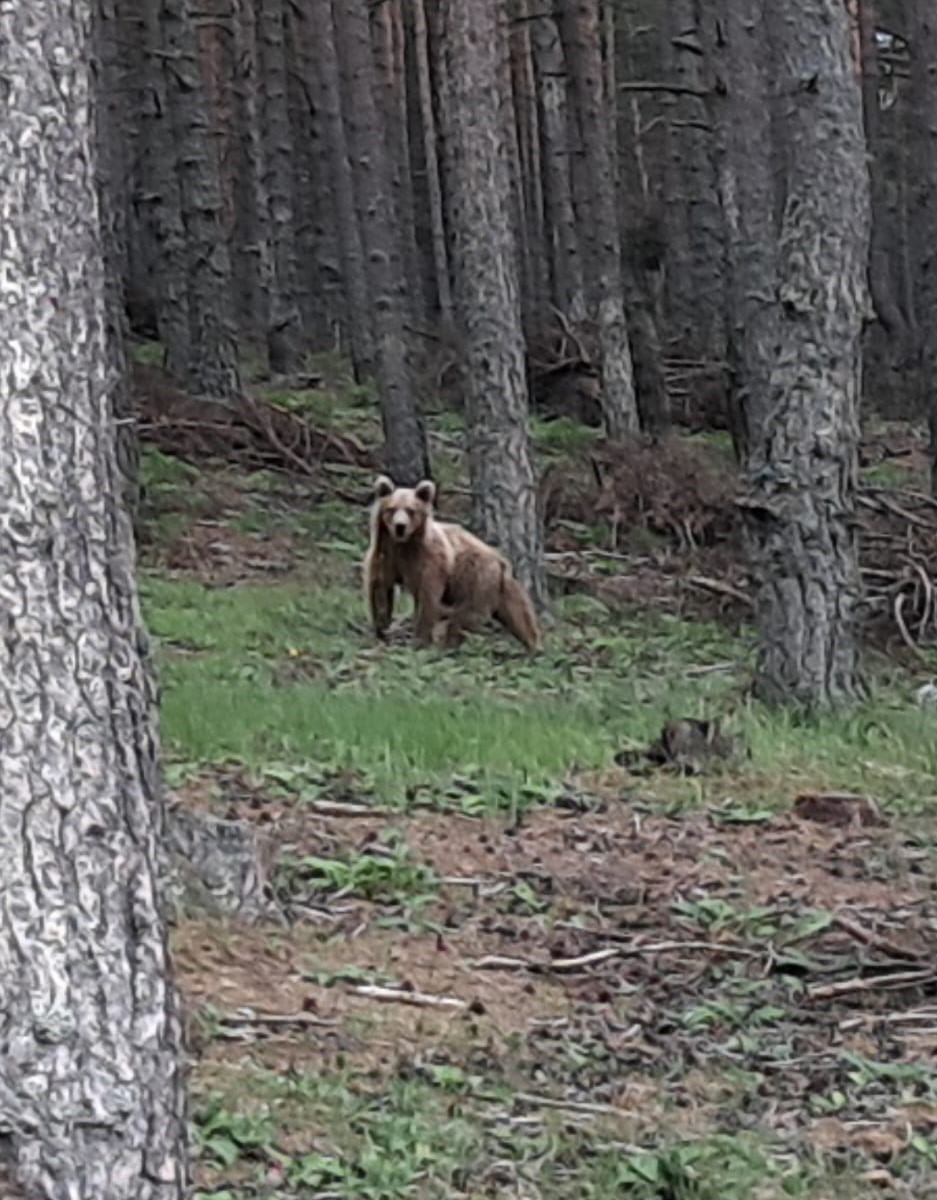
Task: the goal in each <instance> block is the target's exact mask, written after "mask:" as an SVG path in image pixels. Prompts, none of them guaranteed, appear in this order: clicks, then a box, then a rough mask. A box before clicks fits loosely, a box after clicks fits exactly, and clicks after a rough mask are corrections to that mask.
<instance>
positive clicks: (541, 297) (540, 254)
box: [510, 0, 551, 335]
mask: <svg viewBox="0 0 937 1200" xmlns="http://www.w3.org/2000/svg"><path fill="white" fill-rule="evenodd" d="M539 19H540V18H539V14H534V13H532V12H531V11H530V4H529V0H514V9H513V11H512V20H511V31H510V52H511V77H512V81H513V87H514V114H515V127H516V135H517V145H518V157H519V163H520V199H521V201H522V203H523V207H524V220H525V228H526V231H527V241H526V246H525V264H524V271H525V276H526V280H527V288H528V291H529V295H528V297H527V301H526V305H525V308H526V312H527V314H528V322H527V324H528V328H529V330H530V331H531V332H532V333H533V334H534V335H536V334H538V333H542V332H544V331H545V330H546V329H547V327H548V326H549V324H550V323H551V319H550V313H549V278H550V264H549V256H548V255H547V252H546V250H547V247H546V238H545V225H544V202H543V170H542V165H541V139H540V113H539V111H538V108H537V83H536V79H535V77H534V62H533V44H532V40H531V33H530V25H531V21H534V22H536V21H537V20H539Z"/></svg>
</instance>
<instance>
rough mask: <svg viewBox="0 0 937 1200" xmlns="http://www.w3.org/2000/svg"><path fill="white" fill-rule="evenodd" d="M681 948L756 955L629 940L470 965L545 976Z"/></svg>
mask: <svg viewBox="0 0 937 1200" xmlns="http://www.w3.org/2000/svg"><path fill="white" fill-rule="evenodd" d="M557 927H558V928H563V929H573V930H575V931H576V932H577V933H588V934H591V935H592V936H595V937H606V938H610V939H614V938H615V936H616V935H615V934H614V933H610V932H607V931H603V932H602V933H597V932H595V931H593V930H589V929H580V928H579V927H578V926H575V925H569V924H565V923H563V922H559V923H558V926H557ZM681 950H707V951H710V952H721V953H724V954H730V955H735V956H739V957H742V958H759V957H760V955H759V954H758V952H757V951H755V950H746V949H743V948H742V947H741V946H727V945H725V944H723V943H721V942H697V941H677V940H672V941H664V942H629V943H628V944H626V945H621V946H603V947H602V949H600V950H592V951H590V952H589V953H588V954H580V955H577V956H576V957H575V958H554V959H550V960H548V961H541V962H538V961H536V960H535V959H529V958H515V957H512V956H510V955H506V954H486V955H485V956H484V957H483V958H479V959H477V960H476V961H475V962H474V963H473V964H472V965H473V966H474V967H475V969H476V970H479V971H530V972H531V973H532V974H535V975H545V974H550V973H552V972H563V971H581V970H583V969H584V968H586V967H594V966H597V965H598V964H599V963H603V962H609V961H611V959H613V958H637V957H639V956H641V955H644V954H670V953H674V952H677V951H681Z"/></svg>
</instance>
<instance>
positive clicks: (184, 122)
mask: <svg viewBox="0 0 937 1200" xmlns="http://www.w3.org/2000/svg"><path fill="white" fill-rule="evenodd" d="M159 28H160V33H161V35H162V42H161V46H160V59H161V62H162V64H163V71H164V73H165V99H166V104H167V107H168V112H169V116H170V123H171V128H172V133H171V137H172V140H173V145H174V148H175V154H176V162H175V170H176V173H177V175H178V180H179V194H180V201H181V205H182V217H183V221H184V225H185V234H186V243H187V254H186V264H187V268H188V302H189V303H188V307H189V336H190V345H189V357H188V361H187V362H186V364H185V368H184V371H183V373H182V376H181V381H182V382H184V383H185V385H186V387H187V388H188V389H189V390H190V391H192V392H195V393H196V394H204V395H206V396H219V397H222V398H226V397H231V396H234V395H236V394H237V393H238V392H239V391H240V387H241V384H240V374H239V371H238V357H237V342H236V338H235V324H234V319H233V300H232V289H231V260H230V256H229V251H228V244H227V241H226V239H225V237H224V236H223V221H222V207H223V206H222V196H221V181H220V176H219V167H218V156H217V149H216V146H215V144H214V139H213V136H212V130H211V118H210V115H209V105H208V101H207V99H206V96H205V89H204V85H203V82H202V78H201V72H200V65H199V47H198V34H197V31H196V28H195V24H194V17H193V14H192V12H191V11H190V3H189V0H159Z"/></svg>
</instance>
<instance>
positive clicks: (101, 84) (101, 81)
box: [94, 0, 140, 520]
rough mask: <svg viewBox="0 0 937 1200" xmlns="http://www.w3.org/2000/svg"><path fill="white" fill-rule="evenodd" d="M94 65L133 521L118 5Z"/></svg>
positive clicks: (110, 330) (106, 21)
mask: <svg viewBox="0 0 937 1200" xmlns="http://www.w3.org/2000/svg"><path fill="white" fill-rule="evenodd" d="M94 19H95V29H94V33H95V37H94V46H95V60H96V62H97V63H98V104H97V108H96V116H97V128H96V131H95V132H96V146H97V154H96V160H97V165H98V188H97V191H98V205H99V211H100V214H101V243H102V247H103V250H104V269H105V286H106V293H105V297H106V301H107V305H106V314H107V346H108V364H109V367H110V372H111V382H110V387H109V388H108V392H109V394H110V396H111V403H112V412H113V421H114V428H115V431H116V432H115V439H116V442H115V444H116V460H117V467H118V472H119V476H120V497H121V502H122V503H123V504H124V506H125V508H126V510H127V512H128V513H129V515H130V517H131V520H132V519H133V517H134V516H135V514H136V511H137V502H138V499H139V490H140V478H139V458H140V451H139V445H138V441H137V425H136V411H135V405H134V402H133V395H132V393H131V390H130V367H129V362H128V359H127V333H128V328H127V305H126V295H125V281H126V278H127V274H128V269H129V260H130V254H129V233H128V228H127V223H128V215H129V211H130V164H129V162H128V159H127V151H128V143H129V138H128V137H127V136H126V133H127V130H126V127H125V123H124V118H123V117H122V111H123V108H124V106H125V105H126V103H127V99H126V95H125V94H124V87H125V83H126V75H125V69H124V60H123V57H122V55H121V51H120V33H121V26H120V23H119V20H118V15H117V8H116V5H115V4H114V2H113V0H95V13H94Z"/></svg>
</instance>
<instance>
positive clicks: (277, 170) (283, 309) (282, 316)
mask: <svg viewBox="0 0 937 1200" xmlns="http://www.w3.org/2000/svg"><path fill="white" fill-rule="evenodd" d="M257 32H258V42H259V50H260V54H259V59H260V69H261V73H262V88H261V92H260V95H261V109H262V113H263V139H262V146H263V153H264V171H263V192H264V197H263V199H264V203H265V207H266V209H267V212H268V213H269V230H270V252H269V261H270V265H271V268H272V269H271V271H270V276H269V285H270V293H269V296H268V310H267V357H268V361H269V364H270V370H271V371H273V372H274V373H276V374H286V373H288V372H289V371H294V370H295V369H296V368H297V367H298V366H299V364H300V362H301V360H302V351H303V347H302V333H303V331H302V323H301V321H300V316H299V305H298V304H297V301H296V291H297V277H298V268H297V264H296V251H295V244H296V239H295V230H294V222H293V165H292V164H293V139H292V132H291V130H290V114H289V103H288V98H287V85H286V48H285V31H284V16H283V0H261V3H260V16H259V19H258V30H257Z"/></svg>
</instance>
